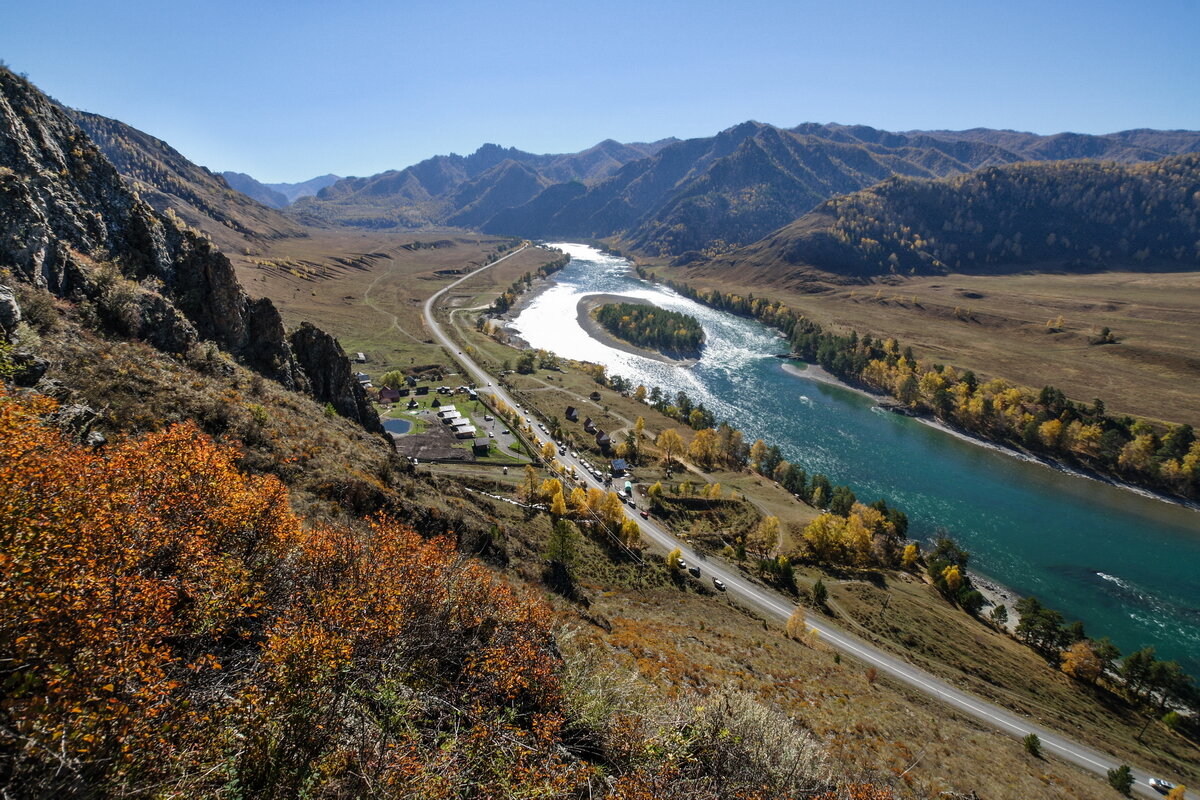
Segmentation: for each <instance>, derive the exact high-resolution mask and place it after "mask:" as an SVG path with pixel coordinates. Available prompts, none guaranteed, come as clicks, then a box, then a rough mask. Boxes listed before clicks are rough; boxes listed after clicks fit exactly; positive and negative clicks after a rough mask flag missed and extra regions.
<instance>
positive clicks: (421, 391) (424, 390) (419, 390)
mask: <svg viewBox="0 0 1200 800" xmlns="http://www.w3.org/2000/svg"><path fill="white" fill-rule="evenodd" d="M413 394H414V395H416V396H417V397H422V396H424V395H427V394H429V387H428V386H418V387H416V388H415V389H413Z"/></svg>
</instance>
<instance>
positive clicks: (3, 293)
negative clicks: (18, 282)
mask: <svg viewBox="0 0 1200 800" xmlns="http://www.w3.org/2000/svg"><path fill="white" fill-rule="evenodd" d="M20 322H21V307H20V306H19V305H17V297H16V295H15V294H13V290H12V287H9V286H5V285H3V284H0V334H6V335H11V334H12V332H13V331H14V330H16V329H17V325H18V324H19V323H20Z"/></svg>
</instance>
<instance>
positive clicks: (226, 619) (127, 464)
mask: <svg viewBox="0 0 1200 800" xmlns="http://www.w3.org/2000/svg"><path fill="white" fill-rule="evenodd" d="M53 408H54V406H53V403H52V402H51V401H48V400H46V399H44V398H37V397H30V398H22V397H15V396H12V395H10V394H8V393H7V392H6V391H5V390H3V389H0V655H2V658H3V660H2V661H0V670H2V674H3V680H4V685H5V688H6V695H7V702H6V703H5V704H4V706H3V707H2V709H0V718H2V719H3V726H2V727H0V747H2V748H3V751H4V752H5V755H6V758H5V759H4V764H5V765H6V766H5V767H4V769H5V770H6V771H7V772H8V773H9V774H7V775H4V776H3V777H4V778H5V779H6V782H7V781H11V780H14V779H17V778H18V776H20V775H21V774H22V773H23V771H24V770H25V769H27V768H28V769H32V770H33V771H34V772H35V773H39V774H40V770H41V767H43V766H44V765H45V764H46V763H52V764H54V766H55V768H56V769H55V774H56V775H57V776H58V780H59V781H61V782H62V783H63V786H61V787H59V786H57V785H52V786H47V787H43V788H45V789H46V790H47V791H51V790H53V789H55V788H65V787H66V786H70V785H75V784H77V783H79V782H83V783H87V782H89V781H91V780H94V779H95V774H94V773H95V771H96V770H105V771H108V770H113V771H115V772H117V773H120V772H121V771H122V770H124V769H126V768H127V767H128V766H129V765H130V764H131V763H132V762H134V761H136V760H137V759H138V758H139V757H140V756H141V755H142V754H144V753H146V752H147V751H149V750H160V751H161V750H164V749H165V750H168V751H169V750H171V749H172V747H173V745H176V744H179V745H182V744H184V742H185V741H186V738H187V737H186V735H185V734H186V730H183V729H180V728H179V726H184V727H185V728H188V727H190V728H194V727H195V724H194V721H192V722H188V720H189V719H190V718H191V717H192V715H193V713H194V712H192V711H189V710H187V709H185V708H182V707H181V706H180V705H179V701H180V700H181V699H182V695H183V693H184V692H185V691H186V690H187V689H188V688H189V686H192V685H194V684H195V683H197V682H198V681H201V680H205V679H206V676H207V674H208V673H211V672H212V671H214V670H217V669H219V668H220V666H221V665H220V653H221V652H222V650H224V649H227V648H229V647H230V646H235V645H236V644H237V642H238V641H239V640H241V639H244V638H245V637H248V636H250V635H251V634H252V631H253V629H254V627H255V625H256V617H257V614H258V613H259V611H260V610H261V605H262V601H263V597H262V574H261V573H262V570H264V569H266V568H268V567H269V565H270V563H271V562H272V561H273V560H274V559H275V558H277V553H278V548H279V546H280V544H281V542H282V541H283V540H284V539H285V538H286V537H287V536H289V535H291V534H292V533H293V532H294V530H295V528H296V521H295V519H294V517H293V516H292V515H291V512H290V511H289V509H288V506H287V496H286V491H285V490H284V488H283V486H282V485H281V484H280V483H279V482H278V481H276V480H274V479H272V478H254V477H250V476H246V475H242V474H241V473H239V472H238V471H237V470H236V469H235V468H234V466H233V458H234V455H235V453H234V452H233V451H232V450H231V449H229V448H225V447H220V446H218V445H215V444H214V443H213V442H212V441H211V440H209V439H208V438H207V437H204V436H202V435H200V434H199V433H198V432H197V430H196V429H195V427H194V426H192V425H180V426H176V427H174V428H172V429H170V430H168V431H165V432H162V433H158V434H154V435H150V436H146V437H144V438H142V439H140V440H137V441H131V442H128V443H125V444H122V445H118V446H116V447H114V448H112V450H111V452H110V453H109V454H107V455H99V454H97V453H95V452H92V451H89V450H86V449H83V448H80V447H78V446H75V445H73V444H72V443H71V442H69V441H68V440H67V439H66V438H64V436H63V434H62V433H61V432H60V431H58V430H57V429H55V428H53V427H50V426H48V425H44V424H42V422H41V419H40V417H41V416H42V415H45V414H48V413H50V412H51V411H52V410H53Z"/></svg>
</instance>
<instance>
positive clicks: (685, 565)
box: [675, 558, 687, 569]
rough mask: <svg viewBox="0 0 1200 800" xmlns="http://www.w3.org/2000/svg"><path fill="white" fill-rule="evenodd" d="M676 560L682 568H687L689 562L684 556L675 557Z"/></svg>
mask: <svg viewBox="0 0 1200 800" xmlns="http://www.w3.org/2000/svg"><path fill="white" fill-rule="evenodd" d="M675 561H676V563H678V564H679V568H680V569H687V562H686V561H684V560H683V559H682V558H677V559H675Z"/></svg>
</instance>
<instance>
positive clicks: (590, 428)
mask: <svg viewBox="0 0 1200 800" xmlns="http://www.w3.org/2000/svg"><path fill="white" fill-rule="evenodd" d="M583 429H584V430H585V431H587V432H588V433H595V432H596V423H594V422H592V418H591V417H588V418H587V419H585V420H584V421H583Z"/></svg>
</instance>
